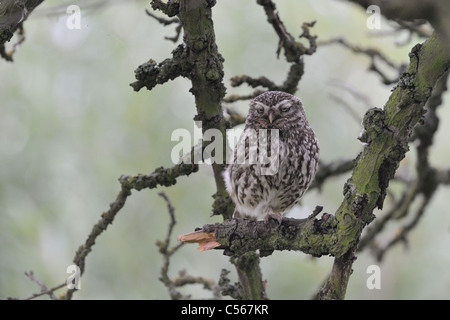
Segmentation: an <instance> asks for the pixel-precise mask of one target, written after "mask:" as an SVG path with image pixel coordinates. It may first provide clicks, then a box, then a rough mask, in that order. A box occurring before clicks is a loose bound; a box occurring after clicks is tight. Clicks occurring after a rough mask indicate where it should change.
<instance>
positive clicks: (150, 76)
mask: <svg viewBox="0 0 450 320" xmlns="http://www.w3.org/2000/svg"><path fill="white" fill-rule="evenodd" d="M186 57H187V53H186V50H185V47H184V46H183V45H179V46H178V47H177V48H175V50H173V51H172V58H171V59H165V60H164V61H162V62H160V63H157V62H156V61H154V60H153V59H150V60H149V61H147V62H145V63H143V64H141V65H140V66H139V67H137V69H136V70H135V71H134V73H135V78H136V80H137V81H136V82H134V83H131V84H130V85H131V86H132V87H133V89H134V91H139V90H140V89H142V88H143V87H146V88H147V89H148V90H151V89H153V88H154V87H155V86H156V85H157V84H163V83H165V82H167V81H169V80H173V79H175V78H177V77H179V76H183V77H186V76H187V75H188V73H189V71H190V70H191V69H192V64H191V63H189V62H188V60H187V59H186Z"/></svg>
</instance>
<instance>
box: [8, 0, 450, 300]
mask: <svg viewBox="0 0 450 320" xmlns="http://www.w3.org/2000/svg"><path fill="white" fill-rule="evenodd" d="M105 2H106V3H108V4H107V5H105V6H101V7H99V8H96V9H92V8H91V9H88V8H85V7H84V6H85V5H86V4H87V3H88V1H71V2H70V3H67V6H68V5H69V4H78V5H79V6H80V8H81V14H82V16H81V29H79V30H69V29H68V28H67V27H66V20H67V18H68V17H69V14H67V13H66V11H65V8H66V7H64V6H62V10H60V11H58V10H56V9H55V6H58V7H59V6H61V1H56V0H47V1H45V2H44V4H42V5H41V6H39V7H38V9H37V10H36V11H35V12H34V13H33V14H32V15H31V18H30V19H29V20H28V21H27V22H26V23H25V28H26V41H25V42H24V44H23V45H22V46H20V47H19V48H18V51H17V52H16V54H15V55H14V60H15V62H14V63H7V62H6V61H4V60H2V61H0V97H1V99H0V257H1V258H0V298H6V297H8V296H14V297H21V298H24V297H28V296H30V295H31V294H32V293H34V292H38V291H39V287H38V286H37V285H36V284H35V283H33V282H32V281H30V280H29V279H28V278H26V277H25V276H24V271H28V270H33V272H34V274H35V276H36V278H38V279H39V280H41V281H43V282H44V283H45V284H46V285H47V286H49V287H51V286H54V285H57V284H60V283H62V282H64V281H65V279H66V278H67V277H68V274H67V273H66V268H67V266H68V265H70V264H72V259H73V257H74V254H75V251H76V250H77V248H78V247H79V246H80V245H81V244H82V243H84V241H85V239H86V237H87V235H88V234H89V233H90V231H91V228H92V226H93V225H94V224H95V223H96V222H97V221H98V220H99V218H100V214H101V213H102V212H103V211H105V210H107V209H108V208H109V203H110V202H112V201H113V200H114V199H115V197H116V195H117V193H118V192H119V190H120V185H119V183H118V181H117V179H118V177H119V176H120V175H121V174H136V173H150V172H152V171H153V170H154V169H155V168H157V167H159V166H165V167H169V166H171V165H172V162H171V160H170V153H171V150H172V148H173V146H174V145H176V142H172V141H171V140H170V137H171V133H172V132H173V130H175V129H177V128H186V129H188V130H189V131H191V132H193V130H194V125H193V117H194V115H195V107H194V99H193V96H192V95H191V94H190V93H189V92H188V90H189V89H190V83H189V81H188V80H186V79H182V78H179V79H176V80H175V81H171V82H169V83H167V84H165V85H163V86H157V87H156V88H154V89H153V90H152V91H151V92H149V91H146V90H145V89H143V90H141V92H139V93H136V92H134V91H133V90H132V88H131V87H130V86H129V83H131V82H133V81H134V70H135V69H136V67H137V66H138V65H140V64H142V63H143V62H145V61H147V60H148V59H150V58H152V59H154V60H156V61H158V62H160V61H162V60H163V59H165V58H167V57H169V56H170V53H171V51H172V50H173V49H174V48H175V46H176V45H174V44H173V43H172V42H170V41H167V40H164V36H169V37H170V36H173V35H174V34H175V26H168V27H163V26H162V25H160V24H159V23H158V22H156V21H155V20H154V19H152V18H150V17H148V16H147V15H146V13H145V9H150V5H149V0H145V1H131V0H127V1H125V0H124V1H109V2H108V1H105ZM276 4H277V7H278V9H279V14H280V17H281V18H282V20H283V21H284V23H285V25H286V27H287V29H288V30H289V31H290V32H291V33H292V34H293V35H295V36H297V35H300V34H301V24H302V23H303V22H310V21H312V20H317V24H316V26H314V28H312V30H311V33H312V34H316V35H318V37H319V40H327V39H330V38H333V37H337V36H345V37H346V38H347V40H348V41H350V42H352V43H354V44H359V45H361V46H371V47H375V48H378V49H379V50H381V51H383V52H385V53H386V54H387V55H388V56H389V57H391V59H393V60H394V61H395V62H397V63H400V62H407V61H408V60H407V59H408V52H409V50H410V48H411V47H412V46H413V45H414V44H416V43H417V42H421V41H423V40H422V39H418V38H413V40H412V42H410V43H409V44H407V45H405V46H397V45H396V42H397V41H401V40H403V39H405V38H407V34H406V33H404V32H403V33H400V34H399V35H397V36H394V37H392V36H384V37H379V36H375V35H374V31H372V30H369V29H368V28H367V27H366V20H367V18H368V17H369V15H368V14H366V13H365V12H364V11H363V10H361V9H360V8H359V7H356V6H354V5H351V4H349V3H347V2H345V1H335V0H330V1H328V0H310V1H292V0H289V1H287V0H285V1H276ZM59 8H61V7H59ZM156 14H158V15H160V16H161V14H160V13H156ZM213 18H214V24H215V31H216V39H217V43H218V47H219V51H220V52H221V54H222V55H223V56H224V58H225V64H224V68H225V82H226V83H225V84H226V86H227V88H228V93H249V92H250V90H251V89H249V88H247V87H245V86H243V87H242V88H231V87H230V86H229V78H230V77H232V76H234V75H240V74H247V75H250V76H255V77H256V76H261V75H264V76H267V77H269V78H270V79H272V80H274V81H276V82H277V83H281V82H282V81H284V78H285V75H286V73H287V71H288V68H289V65H288V64H287V63H286V62H285V61H284V59H283V57H282V56H281V57H280V59H278V60H277V59H276V53H275V52H276V49H277V45H278V38H277V37H276V35H275V32H274V31H273V30H272V27H271V26H270V25H269V24H268V23H267V21H266V16H265V14H264V11H263V9H262V7H260V6H258V5H256V1H237V0H234V1H233V0H225V1H218V3H217V4H216V6H215V7H214V8H213ZM389 30H391V27H390V25H389V22H387V21H386V20H382V21H381V30H378V32H379V33H380V32H381V33H383V32H387V31H389ZM305 63H306V70H305V75H304V77H303V79H302V80H301V82H300V86H299V90H298V92H297V95H298V96H299V97H301V99H302V100H303V102H304V104H305V106H306V107H305V108H306V112H307V114H308V118H309V121H310V123H311V125H312V127H313V128H314V130H315V131H316V133H317V135H318V137H319V140H320V145H321V158H322V160H323V161H324V162H326V163H328V162H330V161H332V160H336V159H341V158H346V159H347V158H354V157H355V156H356V155H357V154H358V152H359V151H360V150H361V148H362V145H361V144H360V142H359V141H358V140H357V137H358V135H359V133H360V131H361V125H360V123H359V122H358V121H356V120H355V119H353V118H352V116H351V114H350V113H349V112H348V110H346V109H345V108H343V107H342V105H340V104H339V103H337V102H336V101H334V100H333V99H332V98H331V95H335V96H336V95H339V97H341V99H343V100H344V101H346V102H347V103H348V104H349V105H351V106H352V108H353V110H354V111H355V112H356V113H357V114H358V115H359V116H360V117H361V118H362V116H363V114H364V112H365V110H367V108H368V107H383V105H384V103H385V102H386V101H387V98H388V97H389V94H390V89H391V88H392V86H385V85H382V84H381V81H380V79H379V77H378V76H377V75H376V74H375V73H373V72H369V71H368V70H367V69H368V66H369V59H368V58H367V57H364V56H356V55H354V54H353V53H351V52H349V50H347V49H345V48H342V47H340V46H337V45H330V46H324V47H319V49H318V51H317V52H316V53H315V54H314V55H312V56H306V57H305ZM392 75H393V76H395V74H394V73H392ZM342 86H346V87H347V88H353V89H354V90H356V91H357V92H359V93H360V94H362V95H364V96H365V97H366V98H367V102H366V103H364V102H362V101H361V100H358V99H355V97H354V96H352V95H351V94H349V92H348V90H346V89H343V87H342ZM449 104H450V101H449V95H448V94H446V96H445V98H444V105H443V106H441V107H439V111H438V114H439V116H440V119H441V122H440V127H439V131H438V133H437V135H436V138H435V143H434V146H433V148H432V152H431V163H432V164H433V165H435V166H436V167H439V168H445V167H448V166H449V162H450V161H449V160H450V148H449V147H448V146H449V140H450V109H449ZM246 105H247V103H246V102H239V103H235V104H232V105H230V107H231V108H233V109H235V110H237V111H240V112H241V113H242V114H246V108H247V107H246ZM411 149H412V151H411V152H410V153H408V155H407V158H406V159H405V160H404V161H403V163H402V168H401V169H402V170H406V171H407V170H412V169H411V168H413V166H414V158H415V156H414V148H411ZM408 168H409V169H408ZM412 174H413V172H412ZM347 178H348V175H343V176H340V177H337V178H334V179H330V180H329V181H328V182H327V183H326V184H325V185H324V187H323V189H322V190H321V192H318V191H317V190H313V191H311V192H309V193H308V194H307V195H306V196H305V197H304V198H303V200H302V206H301V207H298V208H294V209H293V210H292V211H291V212H290V213H289V214H288V215H289V216H291V217H303V216H305V215H307V214H308V213H309V212H311V210H312V209H313V208H314V207H315V206H316V205H318V204H320V205H322V206H324V211H326V212H330V213H334V211H335V210H336V209H337V207H338V206H339V204H340V202H341V201H342V187H343V183H344V182H345V180H346V179H347ZM392 186H393V187H394V188H395V187H396V186H395V183H393V184H392ZM397 187H398V186H397ZM214 189H215V185H214V180H213V176H212V172H211V170H210V168H209V167H208V166H207V165H202V166H201V168H200V171H199V172H198V173H196V174H193V175H191V176H189V177H181V178H179V179H178V183H177V184H176V185H175V186H173V187H171V188H159V189H158V190H155V189H154V190H150V191H149V190H143V191H141V192H137V191H134V192H133V194H132V196H131V197H129V198H128V201H127V203H126V205H125V207H124V208H123V209H122V210H121V211H120V212H119V214H118V215H117V217H116V219H115V220H114V223H113V224H112V225H111V226H110V227H109V228H108V229H107V231H106V232H105V233H104V234H102V235H101V236H100V238H98V240H97V243H96V245H95V246H94V248H93V251H92V252H91V253H90V254H89V256H88V258H87V260H86V271H85V274H84V276H83V278H82V280H81V286H82V288H81V290H80V291H79V292H77V293H76V294H75V296H74V298H75V299H167V298H169V295H168V293H167V290H166V288H165V287H164V286H163V285H162V283H161V282H160V281H159V280H158V278H159V276H160V269H161V266H162V257H161V255H160V254H159V253H158V249H157V247H156V246H155V245H154V244H155V242H156V241H157V240H158V239H161V240H162V239H164V238H165V236H166V232H167V226H168V222H169V215H168V213H167V208H166V203H165V202H164V201H163V199H162V198H161V197H159V196H158V195H157V193H158V192H159V191H161V190H164V191H165V192H166V193H167V195H168V196H169V198H170V199H171V201H172V203H173V205H174V206H175V208H176V211H175V213H176V218H177V222H178V223H177V225H176V226H175V230H174V235H173V237H172V238H173V239H172V244H173V245H175V244H176V236H177V235H178V234H182V233H187V232H191V231H193V230H194V229H195V228H196V227H198V226H202V225H203V224H206V223H214V222H218V221H220V218H219V217H213V218H210V210H211V204H212V200H213V199H212V198H211V195H212V194H213V193H214ZM449 197H450V190H449V188H448V187H447V188H444V187H441V188H440V189H439V190H438V191H437V193H436V194H435V197H434V199H433V202H432V204H431V205H430V206H429V207H428V210H427V212H426V214H425V216H424V217H423V219H422V220H421V221H420V224H419V225H418V227H416V228H415V229H414V230H413V231H412V232H411V233H410V234H409V236H408V244H409V245H408V247H407V248H406V247H404V246H402V245H397V246H396V247H394V248H393V249H392V250H390V252H389V253H388V254H387V255H386V256H385V258H384V260H383V261H382V262H381V263H377V262H376V261H375V259H374V258H373V257H372V256H371V255H370V253H369V252H365V253H363V254H361V255H359V257H358V259H357V261H356V262H355V264H354V273H353V275H352V277H351V278H350V283H349V286H348V291H347V296H346V297H347V298H348V299H448V298H450V273H449V272H448V271H449V270H450V255H449V250H448V248H449V240H450V235H449V226H450V216H449V215H448V212H447V211H448V210H447V209H446V207H448V198H449ZM388 204H389V199H387V200H386V204H385V206H386V207H388ZM378 213H379V212H375V214H378ZM395 228H396V227H395V226H394V225H392V226H391V225H390V228H389V230H388V231H390V232H386V235H385V236H384V237H382V240H384V239H385V240H386V241H388V240H389V239H390V237H391V236H392V232H394V231H395ZM332 262H333V260H332V258H330V257H322V258H319V259H313V258H311V257H309V256H307V255H305V254H302V253H296V252H276V253H274V254H273V255H272V256H270V257H267V258H264V259H262V262H261V267H262V271H263V276H264V278H265V279H267V294H268V296H269V297H270V298H272V299H308V298H310V296H311V295H312V294H313V293H314V291H315V290H316V289H317V288H318V287H319V285H320V284H321V283H322V281H323V280H324V279H325V277H326V275H327V274H328V272H329V271H330V268H331V265H332ZM372 264H378V265H379V266H380V268H381V289H380V290H369V289H368V288H367V286H366V280H367V278H368V276H369V275H368V274H367V273H366V270H367V267H368V266H370V265H372ZM222 268H226V269H228V270H230V271H232V272H231V273H230V275H229V276H230V278H231V279H232V281H236V275H235V270H234V268H233V266H232V265H231V264H230V263H229V261H228V258H227V257H225V256H223V255H222V254H221V252H220V251H208V252H199V251H198V250H196V248H195V246H194V245H186V246H184V247H183V248H182V249H181V250H180V251H179V252H178V253H177V254H176V255H175V256H174V257H173V259H172V260H171V265H170V275H171V276H176V275H177V273H178V271H179V270H186V271H187V272H188V273H189V274H190V275H193V276H203V277H206V278H211V279H214V280H218V278H219V274H220V270H221V269H222ZM62 291H63V290H61V291H59V292H62ZM180 291H182V292H183V293H190V294H192V296H193V297H195V298H207V297H210V296H211V294H210V293H209V292H206V291H204V290H203V289H202V287H201V286H200V285H193V286H190V287H186V288H184V289H181V290H180Z"/></svg>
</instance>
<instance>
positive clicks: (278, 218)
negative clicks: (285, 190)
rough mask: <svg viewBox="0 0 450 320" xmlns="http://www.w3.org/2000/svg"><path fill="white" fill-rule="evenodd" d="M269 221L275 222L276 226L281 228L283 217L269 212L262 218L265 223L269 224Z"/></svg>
mask: <svg viewBox="0 0 450 320" xmlns="http://www.w3.org/2000/svg"><path fill="white" fill-rule="evenodd" d="M270 220H275V221H276V222H277V223H278V226H281V221H282V220H283V216H282V215H281V214H279V213H274V212H270V213H268V214H266V216H265V217H264V222H265V223H270Z"/></svg>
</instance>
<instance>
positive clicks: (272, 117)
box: [269, 110, 274, 124]
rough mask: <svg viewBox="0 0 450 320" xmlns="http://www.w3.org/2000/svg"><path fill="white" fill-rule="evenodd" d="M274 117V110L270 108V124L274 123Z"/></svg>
mask: <svg viewBox="0 0 450 320" xmlns="http://www.w3.org/2000/svg"><path fill="white" fill-rule="evenodd" d="M273 119H274V114H273V111H272V110H270V111H269V122H270V124H272V122H273Z"/></svg>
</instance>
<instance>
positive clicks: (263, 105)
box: [255, 101, 268, 109]
mask: <svg viewBox="0 0 450 320" xmlns="http://www.w3.org/2000/svg"><path fill="white" fill-rule="evenodd" d="M255 104H259V105H260V106H262V107H264V109H266V108H267V107H268V106H266V105H265V104H264V103H262V102H259V101H255Z"/></svg>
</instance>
